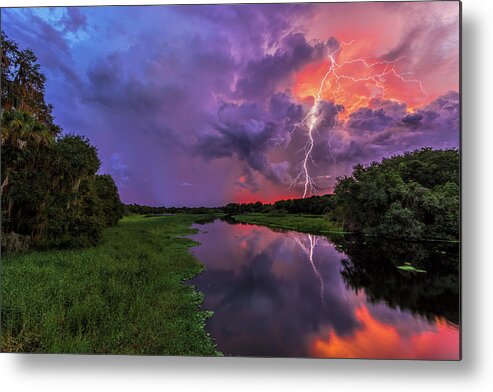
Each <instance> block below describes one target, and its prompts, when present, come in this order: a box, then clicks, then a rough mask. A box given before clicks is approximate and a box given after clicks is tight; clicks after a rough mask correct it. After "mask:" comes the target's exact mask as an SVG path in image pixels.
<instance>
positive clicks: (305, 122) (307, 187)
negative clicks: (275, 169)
mask: <svg viewBox="0 0 493 392" xmlns="http://www.w3.org/2000/svg"><path fill="white" fill-rule="evenodd" d="M353 43H354V41H351V42H342V43H341V44H340V45H339V47H338V48H337V49H336V50H334V51H333V52H332V53H329V55H328V58H329V61H330V67H329V69H328V70H327V72H326V73H325V75H324V77H323V78H322V80H321V81H320V86H319V89H318V91H317V96H316V97H315V100H314V102H313V105H312V107H311V108H310V110H309V111H308V113H307V114H306V116H305V117H304V118H303V119H302V120H301V121H300V122H299V123H296V124H294V126H293V129H292V130H291V133H292V132H294V130H295V129H296V128H298V127H301V126H306V127H307V129H308V140H307V142H306V144H305V146H304V147H303V148H302V149H301V151H303V152H304V158H303V160H302V162H301V170H300V172H299V174H298V175H297V176H296V177H295V179H294V180H293V182H292V183H291V187H293V186H295V185H298V184H300V183H301V184H303V198H305V197H306V196H307V195H308V194H309V193H311V194H314V193H315V192H316V189H317V187H316V182H315V180H314V179H313V178H312V177H311V176H310V172H309V170H308V162H309V161H311V162H312V163H313V160H312V152H313V148H314V146H315V141H314V137H313V133H314V131H315V129H316V127H317V125H318V122H319V115H320V113H319V104H320V102H321V101H322V100H323V89H324V86H325V84H326V82H327V79H328V78H329V76H330V75H332V76H333V78H334V81H335V83H336V85H337V88H336V89H335V91H334V92H333V93H332V95H333V101H334V104H335V107H336V110H337V113H339V107H338V106H337V103H336V100H337V96H338V93H339V91H340V88H341V83H340V80H349V81H352V82H353V83H359V82H370V83H373V85H374V86H375V87H376V88H378V89H379V90H380V91H381V97H382V98H384V97H385V86H384V83H385V77H386V76H387V75H394V76H395V77H396V78H398V79H400V80H401V81H403V82H406V83H415V84H418V85H419V87H420V89H421V91H422V92H423V94H426V95H427V92H426V91H425V89H424V87H423V83H422V82H421V81H420V80H417V79H406V78H405V77H404V75H408V74H410V73H409V72H407V73H398V72H397V71H396V70H395V65H396V63H397V62H398V61H400V60H401V59H402V58H398V59H396V60H393V61H379V62H376V63H372V64H369V63H368V62H367V61H366V59H364V58H357V59H353V60H347V61H344V62H342V63H340V64H339V63H338V62H337V61H336V56H337V54H338V53H339V52H340V51H341V49H342V47H343V46H347V45H351V44H353ZM354 63H360V64H362V65H363V66H364V67H365V68H366V69H367V70H369V71H372V70H374V69H375V67H378V66H383V67H384V68H383V71H381V72H379V73H376V74H370V76H363V77H355V76H352V75H348V74H345V73H342V67H344V66H345V65H348V64H354ZM335 124H336V122H334V125H333V126H332V128H333V127H334V126H335ZM332 128H331V129H332ZM329 140H330V139H329Z"/></svg>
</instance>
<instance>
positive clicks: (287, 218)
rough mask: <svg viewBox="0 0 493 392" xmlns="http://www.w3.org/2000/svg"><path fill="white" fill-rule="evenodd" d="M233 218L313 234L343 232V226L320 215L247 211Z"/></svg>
mask: <svg viewBox="0 0 493 392" xmlns="http://www.w3.org/2000/svg"><path fill="white" fill-rule="evenodd" d="M233 218H234V219H235V220H237V221H238V222H243V223H253V224H257V225H263V226H268V227H273V228H278V229H289V230H297V231H302V232H305V233H312V234H317V233H320V234H324V233H339V232H341V233H342V228H341V227H337V226H336V225H335V224H334V223H332V222H330V221H328V220H327V219H325V218H324V217H323V216H320V215H306V214H305V215H298V214H296V215H294V214H286V215H269V214H261V213H247V214H241V215H235V216H233Z"/></svg>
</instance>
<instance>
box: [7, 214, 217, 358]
mask: <svg viewBox="0 0 493 392" xmlns="http://www.w3.org/2000/svg"><path fill="white" fill-rule="evenodd" d="M203 218H204V216H201V215H176V216H163V217H153V218H144V217H136V216H134V217H127V218H124V219H123V220H122V221H121V222H120V223H119V224H118V226H116V227H114V228H111V229H108V230H107V231H106V232H105V239H104V242H103V243H102V244H101V245H99V246H97V247H94V248H88V249H82V250H69V251H43V252H30V253H25V254H20V255H13V256H9V255H7V256H5V257H2V277H1V279H2V313H1V325H2V337H1V350H2V351H4V352H5V351H7V352H48V353H49V352H51V353H55V352H56V353H113V354H158V355H219V354H220V353H219V352H217V350H216V348H215V346H214V344H213V342H212V340H211V338H210V337H209V336H208V335H207V333H206V332H205V330H204V322H205V319H206V318H207V317H208V316H209V315H210V313H209V312H205V311H200V310H199V308H198V307H199V305H200V303H201V301H202V296H201V295H200V294H199V293H197V292H196V291H195V290H194V289H193V288H192V287H189V286H186V285H184V284H183V283H182V281H183V280H184V279H188V278H191V277H192V276H194V275H196V274H197V273H199V272H200V271H201V270H202V268H203V266H202V264H201V263H200V262H199V261H198V260H197V259H195V258H194V257H193V256H192V255H191V254H190V252H189V247H191V246H193V245H194V242H193V241H191V240H190V239H187V238H182V237H181V236H184V235H188V234H190V233H192V232H193V231H192V229H190V225H191V224H192V223H193V222H195V221H197V220H199V219H203Z"/></svg>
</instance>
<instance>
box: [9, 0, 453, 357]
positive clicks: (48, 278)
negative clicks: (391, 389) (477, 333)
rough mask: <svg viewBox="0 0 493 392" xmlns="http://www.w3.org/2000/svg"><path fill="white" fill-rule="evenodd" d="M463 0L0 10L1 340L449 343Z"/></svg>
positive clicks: (103, 347)
mask: <svg viewBox="0 0 493 392" xmlns="http://www.w3.org/2000/svg"><path fill="white" fill-rule="evenodd" d="M460 12H461V5H460V2H458V1H425V2H357V3H287V4H221V5H161V6H87V7H55V8H49V7H38V8H3V9H2V10H1V29H2V37H1V46H2V53H1V67H2V68H1V128H2V138H1V192H2V193H1V213H2V221H1V224H2V226H1V228H2V233H1V234H2V242H1V244H2V264H1V278H0V279H1V351H3V352H21V353H56V354H65V353H71V354H138V355H163V356H164V355H177V356H248V357H281V358H282V357H302V358H366V359H418V360H459V359H460V358H461V346H460V325H461V323H460V321H461V317H460V270H461V269H460V202H461V197H460V195H461V182H460V174H461V172H460V131H461V130H460V125H461V118H460V113H461V111H460V105H461V101H460V20H461V19H460Z"/></svg>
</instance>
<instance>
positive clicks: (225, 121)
mask: <svg viewBox="0 0 493 392" xmlns="http://www.w3.org/2000/svg"><path fill="white" fill-rule="evenodd" d="M1 12H2V15H1V16H2V29H3V30H4V31H5V33H6V34H7V35H8V36H9V38H11V39H14V40H15V41H16V42H17V43H18V44H19V46H20V47H21V48H30V49H32V50H33V51H34V52H35V54H36V55H37V57H38V60H39V63H40V64H41V69H42V72H43V73H44V74H45V75H46V76H47V83H46V99H47V101H48V102H49V103H52V104H53V105H54V115H55V121H56V122H57V123H58V124H59V125H60V126H61V127H62V128H63V129H64V133H67V134H68V133H77V134H82V135H85V136H87V137H88V138H89V139H90V141H91V143H92V144H94V145H95V146H97V148H98V151H99V155H100V158H101V161H102V167H101V172H102V173H109V174H111V175H112V176H113V178H114V179H115V181H116V183H117V185H118V188H119V191H120V196H121V198H122V201H123V202H125V203H139V204H146V205H153V206H163V205H164V206H220V205H224V204H226V203H229V202H253V201H257V200H260V201H263V202H272V201H275V200H278V199H286V198H295V197H308V196H311V195H314V194H326V193H330V192H332V191H333V187H334V185H335V183H336V181H337V177H340V176H345V175H350V173H351V171H352V168H353V166H354V165H356V164H368V163H370V162H372V161H379V160H381V159H382V158H384V157H388V156H392V155H397V154H401V153H403V152H406V151H413V150H415V149H419V148H423V147H432V148H437V149H443V148H458V147H459V132H460V107H459V105H460V102H459V93H458V91H459V64H460V61H459V2H455V1H441V2H414V3H413V2H397V3H393V2H384V3H382V2H378V3H371V2H368V3H327V4H243V5H195V6H193V5H192V6H191V5H186V6H113V7H69V8H60V7H57V8H11V9H2V10H1Z"/></svg>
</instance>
